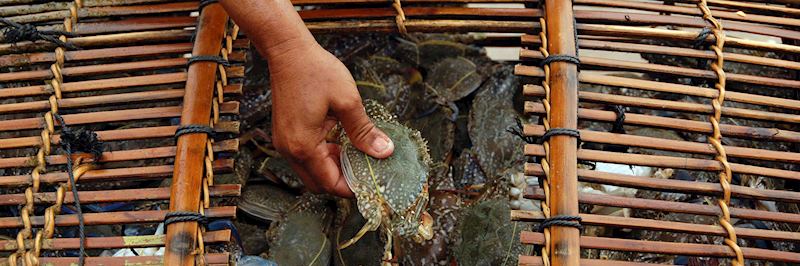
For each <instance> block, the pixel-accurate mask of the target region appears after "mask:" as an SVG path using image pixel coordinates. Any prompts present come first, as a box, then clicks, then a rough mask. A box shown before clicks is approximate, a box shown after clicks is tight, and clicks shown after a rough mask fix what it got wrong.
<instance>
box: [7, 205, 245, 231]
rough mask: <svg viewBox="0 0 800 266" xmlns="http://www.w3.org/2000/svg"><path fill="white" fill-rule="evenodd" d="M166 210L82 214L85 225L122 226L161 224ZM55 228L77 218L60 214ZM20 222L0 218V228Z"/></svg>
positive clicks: (213, 212)
mask: <svg viewBox="0 0 800 266" xmlns="http://www.w3.org/2000/svg"><path fill="white" fill-rule="evenodd" d="M166 214H167V211H166V210H142V211H118V212H101V213H85V214H83V218H84V222H85V224H86V225H123V224H135V223H161V222H162V221H164V215H166ZM205 214H206V216H208V217H209V218H232V217H236V206H223V207H213V208H209V209H206V210H205ZM55 221H56V226H76V225H78V216H77V215H75V214H62V215H58V216H56V220H55ZM31 225H33V226H42V225H44V216H31ZM22 226H23V224H22V221H20V220H19V218H17V217H2V218H0V228H4V229H13V228H21V227H22Z"/></svg>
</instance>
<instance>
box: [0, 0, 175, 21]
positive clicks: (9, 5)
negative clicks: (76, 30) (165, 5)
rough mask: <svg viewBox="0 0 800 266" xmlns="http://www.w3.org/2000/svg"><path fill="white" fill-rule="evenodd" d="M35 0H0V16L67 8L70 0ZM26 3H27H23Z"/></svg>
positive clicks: (97, 2) (89, 3)
mask: <svg viewBox="0 0 800 266" xmlns="http://www.w3.org/2000/svg"><path fill="white" fill-rule="evenodd" d="M39 2H41V1H35V0H0V16H3V17H8V16H14V15H24V14H34V13H42V12H47V11H55V10H64V9H69V7H70V6H72V3H71V2H47V3H39ZM158 2H167V0H114V1H108V0H84V1H81V4H82V6H83V7H98V6H123V5H134V4H146V3H158ZM23 4H28V5H23Z"/></svg>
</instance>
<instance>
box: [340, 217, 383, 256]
mask: <svg viewBox="0 0 800 266" xmlns="http://www.w3.org/2000/svg"><path fill="white" fill-rule="evenodd" d="M380 222H381V217H380V214H379V215H378V217H372V219H369V220H367V223H365V224H364V226H363V227H361V230H359V231H358V233H356V235H355V236H354V237H353V238H351V239H350V240H347V242H344V243H342V244H339V249H345V248H347V247H349V246H350V245H352V244H353V243H355V242H357V241H358V240H359V239H361V237H362V236H364V234H366V233H367V232H369V231H375V229H376V228H378V225H380Z"/></svg>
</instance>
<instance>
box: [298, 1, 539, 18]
mask: <svg viewBox="0 0 800 266" xmlns="http://www.w3.org/2000/svg"><path fill="white" fill-rule="evenodd" d="M297 13H299V14H300V17H301V18H303V21H306V22H308V21H317V20H326V19H327V20H342V19H372V18H394V17H395V16H397V10H395V9H394V8H392V7H391V6H389V5H387V6H386V7H376V8H342V9H309V10H300V11H298V12H297ZM403 13H404V14H405V15H406V18H412V17H414V18H419V17H424V18H436V17H446V18H452V17H460V18H462V19H467V20H473V19H484V18H487V17H488V18H503V19H504V20H514V19H523V20H528V21H530V20H532V19H533V18H539V17H541V16H542V11H541V10H540V9H533V8H482V7H481V8H476V7H415V6H411V7H403Z"/></svg>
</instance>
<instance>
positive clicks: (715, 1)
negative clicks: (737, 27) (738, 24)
mask: <svg viewBox="0 0 800 266" xmlns="http://www.w3.org/2000/svg"><path fill="white" fill-rule="evenodd" d="M789 1H792V0H789ZM773 2H774V1H773ZM708 4H709V5H712V6H721V7H729V8H734V9H744V10H763V11H766V12H765V13H769V14H775V13H774V12H779V13H784V14H787V15H795V16H800V9H797V8H791V7H787V6H778V5H771V4H755V3H749V2H739V1H729V0H708Z"/></svg>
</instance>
